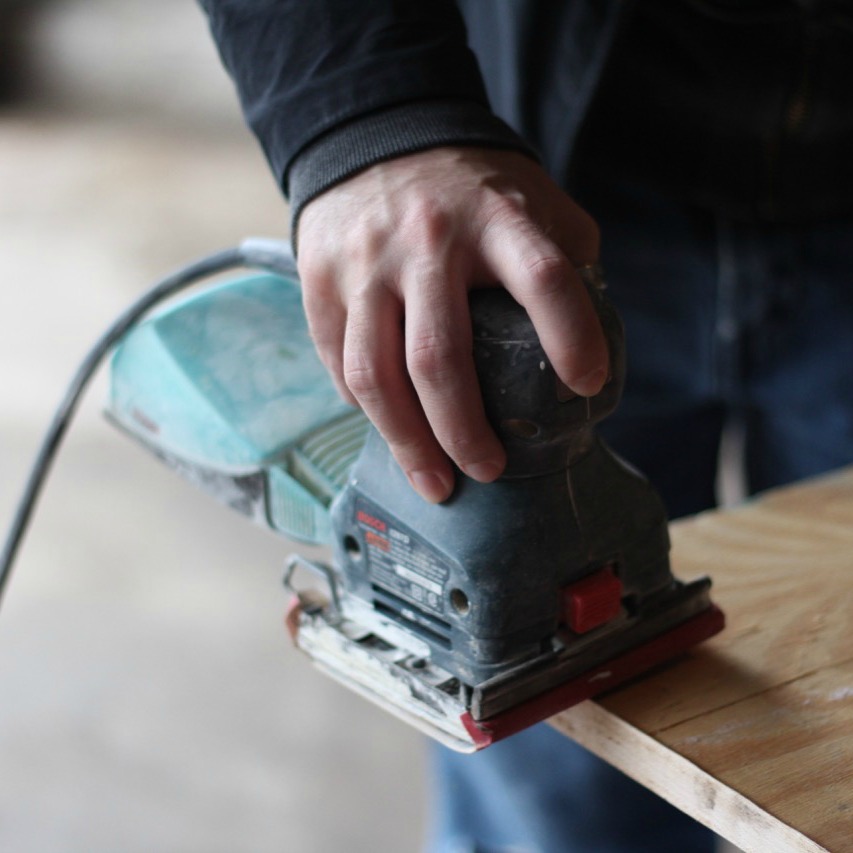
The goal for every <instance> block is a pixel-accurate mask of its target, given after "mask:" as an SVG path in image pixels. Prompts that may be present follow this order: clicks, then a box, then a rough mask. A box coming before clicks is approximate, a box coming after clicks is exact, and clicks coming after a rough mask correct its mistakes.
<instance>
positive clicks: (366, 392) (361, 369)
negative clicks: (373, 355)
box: [342, 356, 384, 403]
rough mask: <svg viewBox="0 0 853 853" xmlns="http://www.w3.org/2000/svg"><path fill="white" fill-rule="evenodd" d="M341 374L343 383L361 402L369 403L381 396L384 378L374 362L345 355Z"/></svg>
mask: <svg viewBox="0 0 853 853" xmlns="http://www.w3.org/2000/svg"><path fill="white" fill-rule="evenodd" d="M342 375H343V380H344V384H345V385H346V386H347V388H349V390H350V391H351V392H352V394H353V395H354V396H355V397H356V398H357V399H358V400H360V401H361V402H362V403H370V402H372V401H374V400H377V399H378V398H379V397H380V396H381V394H382V388H383V387H384V379H383V375H382V370H381V368H380V367H379V365H378V364H376V363H375V362H371V361H368V360H367V359H364V358H353V357H351V356H349V357H347V356H345V357H344V361H343V369H342Z"/></svg>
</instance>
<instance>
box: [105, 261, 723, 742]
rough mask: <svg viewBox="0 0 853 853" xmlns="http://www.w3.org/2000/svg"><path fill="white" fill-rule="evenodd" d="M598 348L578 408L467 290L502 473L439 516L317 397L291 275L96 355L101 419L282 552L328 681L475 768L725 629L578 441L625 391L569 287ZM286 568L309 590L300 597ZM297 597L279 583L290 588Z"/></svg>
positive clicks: (658, 514) (642, 486) (634, 494)
mask: <svg viewBox="0 0 853 853" xmlns="http://www.w3.org/2000/svg"><path fill="white" fill-rule="evenodd" d="M587 283H588V286H589V290H590V294H591V296H592V298H593V300H594V301H595V304H596V306H597V308H598V312H599V315H600V317H601V322H602V325H603V327H604V329H605V332H606V334H607V338H608V341H609V346H610V363H611V376H610V379H609V381H608V383H607V384H606V385H605V387H604V389H603V390H602V391H601V393H599V394H598V395H597V396H596V397H594V398H591V399H586V398H582V397H578V396H576V395H574V394H573V393H572V392H571V391H570V390H569V389H568V388H567V387H566V386H565V385H563V384H562V383H561V382H560V380H559V379H558V378H557V376H556V374H555V372H554V370H553V369H552V367H551V365H550V364H549V362H548V359H547V357H546V355H545V353H544V351H543V349H542V347H541V345H540V343H539V340H538V338H537V336H536V333H535V331H534V329H533V325H532V323H531V321H530V319H529V318H528V316H527V315H526V313H525V312H524V310H523V309H522V308H521V307H520V306H519V305H518V304H517V303H515V302H514V301H513V300H512V298H511V297H510V296H509V295H508V294H507V293H506V292H505V291H504V290H502V289H497V288H493V289H482V290H476V291H474V292H472V294H471V299H470V305H471V315H472V322H473V332H474V335H473V341H474V359H475V362H476V367H477V372H478V376H479V379H480V384H481V388H482V393H483V398H484V402H485V408H486V412H487V415H488V417H489V419H490V421H491V423H492V425H493V427H494V428H495V430H496V431H497V433H498V435H499V436H500V437H501V438H502V440H503V442H504V444H505V446H506V450H507V456H508V464H507V468H506V472H505V473H504V475H503V476H502V477H501V478H500V479H499V480H497V481H496V482H494V483H491V484H488V485H484V484H481V483H478V482H476V481H474V480H471V479H469V478H467V477H465V476H464V475H462V474H461V473H459V474H458V475H457V482H456V488H455V491H454V492H453V494H452V496H451V497H450V498H449V499H448V500H447V501H445V502H444V503H442V504H439V505H432V504H428V503H426V502H424V501H423V500H422V499H421V498H420V497H419V496H418V495H417V494H416V493H415V492H414V491H412V489H411V487H410V486H409V484H408V482H407V481H406V478H405V476H404V475H403V474H402V472H401V471H400V470H399V468H398V466H397V465H396V463H395V462H394V460H393V458H392V456H391V453H390V452H389V450H388V447H387V446H386V444H385V442H384V441H383V440H382V438H381V437H380V436H379V434H378V433H377V432H376V431H375V430H374V429H373V428H372V427H371V426H370V425H369V423H368V422H367V421H366V419H365V418H364V416H363V415H362V414H361V413H360V412H358V411H356V410H354V409H351V408H349V407H348V406H346V405H345V404H344V403H342V402H341V401H340V399H339V398H338V397H337V395H336V393H335V390H334V387H333V385H332V383H331V381H330V380H329V379H328V377H327V376H326V374H325V371H324V370H323V367H322V365H321V364H320V362H319V360H318V358H317V356H316V354H315V352H314V348H313V345H312V342H311V340H310V337H309V335H308V331H307V326H306V323H305V319H304V316H303V313H302V309H301V300H300V292H299V285H298V282H297V280H296V278H295V274H294V275H281V274H262V275H251V276H249V277H245V278H240V279H238V280H235V281H231V282H227V283H225V284H219V285H216V286H214V287H212V288H209V289H207V290H204V291H202V292H201V293H200V294H198V295H195V296H192V297H190V298H187V299H184V300H183V301H182V302H180V303H178V304H177V305H173V306H172V307H169V308H167V309H166V310H165V311H163V312H161V313H160V314H158V315H156V316H154V317H152V318H151V319H149V320H147V321H145V322H144V323H142V324H141V325H140V326H138V327H136V328H135V329H133V330H132V331H131V332H130V333H129V334H128V335H127V336H126V337H125V339H124V341H123V343H122V344H121V346H120V347H119V348H118V349H117V351H116V353H115V355H114V358H113V362H112V371H111V400H110V407H109V414H110V416H111V417H112V419H113V420H114V421H115V422H116V423H117V424H118V425H119V426H121V427H122V428H123V429H124V430H125V431H127V432H130V433H131V434H132V435H133V436H134V437H135V438H137V439H138V440H140V441H142V442H143V443H144V444H145V445H147V446H148V447H149V448H150V449H151V450H153V451H154V452H155V453H156V454H157V455H158V456H160V457H161V458H163V459H165V460H166V461H167V462H169V463H170V464H172V465H173V466H174V467H175V468H177V469H178V470H179V471H180V472H181V473H183V474H184V475H185V476H188V477H190V478H191V479H192V480H193V481H194V482H196V483H197V484H198V485H200V486H201V487H203V488H205V489H207V490H209V491H212V492H214V493H215V494H216V495H217V496H218V497H219V498H220V499H222V500H224V501H225V502H226V503H228V504H229V505H231V506H232V507H234V508H236V509H239V510H240V511H242V512H244V513H245V514H247V515H249V516H251V517H253V518H254V519H255V520H257V521H259V522H261V523H263V524H265V525H267V526H269V527H271V528H272V529H274V530H276V531H278V532H280V533H281V534H283V535H285V536H287V537H288V538H290V539H296V540H300V541H307V542H311V543H314V544H327V545H331V550H332V557H331V561H330V562H328V563H326V562H317V561H310V560H308V559H306V558H305V557H303V556H299V555H295V556H293V557H291V558H290V560H289V561H288V566H287V570H286V578H285V583H286V585H287V586H288V587H289V588H290V589H291V590H292V591H293V592H294V593H295V603H294V604H293V606H292V608H291V611H290V612H289V614H288V617H287V621H288V625H289V628H290V630H291V632H292V634H293V636H294V638H295V640H296V642H297V644H298V645H299V647H300V648H302V649H303V650H304V651H305V652H307V654H308V655H309V656H310V657H311V658H312V659H313V660H314V662H315V664H316V665H317V666H318V667H320V668H321V669H322V670H324V671H326V672H327V673H328V674H330V675H332V676H333V677H334V678H336V679H338V680H339V681H341V682H343V683H344V684H346V685H348V686H349V687H351V688H353V689H355V690H356V691H358V692H359V693H362V694H364V695H366V696H367V697H368V698H370V699H372V700H373V701H376V702H378V703H379V704H381V705H382V706H384V707H386V708H387V709H389V710H391V711H392V712H393V713H395V714H397V715H398V716H400V717H402V718H404V719H406V720H408V721H409V722H411V723H413V724H414V725H416V726H417V727H419V728H421V729H422V730H424V731H426V732H427V733H428V734H430V735H432V736H433V737H435V738H437V739H438V740H440V741H441V742H443V743H445V744H446V745H448V746H451V747H453V748H455V749H458V750H462V751H474V750H477V749H481V748H483V747H485V746H488V745H489V744H491V743H493V742H494V741H497V740H499V739H501V738H504V737H506V736H508V735H511V734H513V733H514V732H517V731H519V730H521V729H523V728H525V727H527V726H529V725H531V724H533V723H535V722H538V721H540V720H542V719H545V718H546V717H548V716H550V715H551V714H553V713H556V712H557V711H559V710H561V709H563V708H566V707H568V706H570V705H573V704H575V703H577V702H579V701H582V700H583V699H586V698H589V697H590V696H593V695H595V694H598V693H600V692H602V691H604V690H608V689H610V688H612V687H613V686H614V685H616V684H619V683H621V682H623V681H625V680H626V679H628V678H632V677H634V676H636V675H637V674H639V673H641V672H643V671H645V670H648V669H649V668H651V667H654V666H656V665H658V664H659V663H661V662H662V661H664V660H667V659H669V658H671V657H673V656H674V655H677V654H680V653H681V652H683V651H684V650H685V649H687V648H688V647H690V646H692V645H693V644H695V643H697V642H699V641H701V640H703V639H705V638H706V637H709V636H711V635H712V634H714V633H716V632H717V631H719V630H720V629H721V628H722V626H723V617H722V614H721V612H720V611H719V610H718V609H717V608H716V607H715V606H714V605H713V604H712V603H711V602H710V599H709V587H710V581H709V580H708V579H707V578H704V579H701V580H697V581H694V582H692V583H687V584H685V583H681V582H679V581H678V580H676V579H675V578H674V577H673V575H672V573H671V571H670V566H669V557H668V554H669V539H668V534H667V519H666V516H665V513H664V509H663V506H662V504H661V501H660V500H659V498H658V496H657V494H656V493H655V492H654V490H653V489H652V487H651V486H650V485H649V483H648V482H647V481H646V480H645V479H644V478H643V477H642V476H641V475H640V474H638V473H637V472H636V471H635V470H633V469H632V468H631V467H630V466H628V465H626V464H625V463H624V462H623V461H622V460H620V459H619V458H618V457H617V456H615V455H614V454H613V453H612V452H611V451H610V450H609V449H608V447H607V446H606V445H605V444H604V443H603V442H602V440H601V439H600V438H599V437H598V436H597V434H596V432H595V429H594V427H595V424H596V422H598V421H599V420H600V419H602V418H603V417H605V416H606V415H607V414H609V413H610V412H612V411H613V410H614V408H615V407H616V405H617V403H618V401H619V398H620V395H621V391H622V383H623V377H624V346H623V337H622V330H621V324H620V321H619V319H618V317H617V316H616V313H615V311H614V309H613V308H612V306H611V305H610V303H609V302H608V300H607V299H606V298H605V296H604V294H603V292H602V290H601V288H599V287H596V286H595V282H594V281H592V280H591V281H588V282H587ZM304 568H307V569H308V570H309V571H310V572H311V573H312V574H313V575H315V576H317V577H318V578H320V579H321V580H322V584H321V587H322V589H320V590H318V589H317V588H316V585H311V586H309V587H306V586H305V585H304V583H303V582H304V579H305V577H306V575H305V573H304V572H301V571H299V570H300V569H304ZM300 578H301V579H302V580H299V579H300Z"/></svg>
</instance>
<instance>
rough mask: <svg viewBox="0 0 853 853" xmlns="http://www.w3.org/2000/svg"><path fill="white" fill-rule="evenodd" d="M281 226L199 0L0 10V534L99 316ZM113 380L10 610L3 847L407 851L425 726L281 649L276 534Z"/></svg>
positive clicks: (1, 656) (231, 852) (2, 674)
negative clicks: (165, 461)
mask: <svg viewBox="0 0 853 853" xmlns="http://www.w3.org/2000/svg"><path fill="white" fill-rule="evenodd" d="M286 229H287V214H286V210H285V207H284V205H283V202H282V200H281V198H280V196H279V194H278V191H277V189H276V187H275V186H274V183H273V181H272V179H271V177H270V175H269V173H268V171H267V167H266V164H265V162H264V161H263V158H262V156H261V154H260V152H259V150H258V148H257V146H256V145H255V143H254V141H253V140H252V139H251V138H250V136H249V134H248V132H247V131H246V130H245V128H244V126H243V124H242V121H241V119H240V116H239V113H238V108H237V104H236V99H235V97H234V94H233V92H232V89H231V84H230V82H229V80H228V79H227V77H226V75H225V73H224V72H223V71H222V69H221V67H220V65H219V61H218V58H217V57H216V54H215V49H214V47H213V45H212V42H211V41H210V39H209V37H208V35H207V30H206V24H205V21H204V18H203V16H202V14H201V12H200V11H199V9H198V8H197V6H196V4H195V3H194V2H193V0H181V2H177V1H176V0H0V529H2V530H3V531H5V529H6V526H7V524H8V522H9V521H10V519H11V516H12V513H13V511H14V508H15V506H16V503H17V499H18V496H19V493H20V490H21V487H22V485H23V482H24V478H25V476H26V473H27V470H28V468H29V465H30V462H31V460H32V457H33V455H34V454H35V451H36V448H37V446H38V443H39V440H40V437H41V435H42V433H43V431H44V429H45V427H46V425H47V423H48V420H49V418H50V417H51V414H52V412H53V409H54V407H55V405H56V403H57V402H58V401H59V399H60V397H61V395H62V393H63V390H64V388H65V386H66V384H67V382H68V380H69V379H70V378H71V374H72V372H73V370H74V368H75V366H76V365H77V363H78V362H79V360H80V359H81V358H82V357H83V355H84V353H85V352H86V350H87V349H88V347H89V346H90V344H91V343H92V342H93V341H94V340H95V339H96V337H97V336H98V335H99V334H100V333H101V331H102V330H103V329H104V328H105V327H106V326H107V324H108V323H109V322H110V321H111V320H112V319H113V318H114V316H115V315H116V314H117V313H118V312H119V311H120V310H121V309H122V308H123V307H124V306H125V305H127V304H128V303H129V302H130V301H131V300H132V299H134V298H135V297H136V295H137V294H139V293H140V292H141V291H143V290H144V289H145V288H146V287H147V285H148V284H149V283H151V282H153V281H154V280H155V279H157V278H159V277H160V276H161V275H163V274H164V273H166V272H168V271H170V270H172V269H174V268H175V267H177V266H180V265H183V264H184V263H186V262H188V261H190V260H192V259H195V258H197V257H199V256H201V255H205V254H207V253H210V252H213V251H215V250H217V249H220V248H223V247H226V246H230V245H232V244H234V243H235V242H237V241H239V240H240V239H242V238H243V237H245V236H249V235H262V236H283V235H284V234H285V233H286ZM105 389H106V383H105V381H104V376H103V375H101V376H100V377H99V378H98V380H97V381H96V383H95V385H94V387H93V389H92V391H91V392H90V393H89V394H88V396H87V398H86V400H85V402H84V405H83V407H82V409H81V411H80V413H79V415H78V417H77V420H76V422H75V425H74V426H73V427H72V429H71V432H70V434H69V437H68V439H67V441H66V444H65V448H64V450H63V451H62V453H61V455H60V457H59V460H58V463H57V465H56V466H55V469H54V473H53V475H52V477H51V479H50V480H49V482H48V485H47V489H46V491H45V494H44V498H43V500H42V502H41V505H40V509H39V512H38V513H37V515H36V518H35V521H34V524H33V526H32V529H31V531H30V535H29V537H28V539H27V541H26V543H25V546H24V548H23V550H22V552H21V554H20V558H19V561H18V565H17V569H16V573H15V576H14V578H13V580H12V583H11V586H10V588H9V590H8V593H7V596H6V600H5V601H4V604H3V609H2V612H0V851H2V853H152V851H153V853H337V852H338V851H370V853H414V851H417V850H419V849H420V847H421V843H422V840H423V834H424V811H425V799H426V791H425V787H426V781H425V780H426V773H427V762H426V758H425V751H424V749H423V743H422V741H421V738H420V737H419V736H418V735H416V734H415V733H413V732H412V731H410V730H409V729H408V728H406V727H404V726H403V724H401V723H399V722H397V721H396V720H394V719H393V718H391V717H390V716H388V715H386V714H384V713H382V712H380V711H378V710H376V709H374V708H373V707H372V706H370V705H368V704H367V703H366V702H364V701H363V700H361V699H359V698H357V697H354V696H352V695H350V694H349V693H347V692H346V691H344V690H343V688H340V687H338V686H337V685H335V684H334V683H332V682H330V681H328V680H327V679H325V678H324V677H322V676H320V675H319V674H317V673H315V672H314V670H313V669H312V668H311V666H310V664H309V663H308V661H307V660H306V659H304V658H303V657H302V656H301V655H299V654H298V653H297V652H296V651H295V650H294V649H292V648H291V647H290V645H289V642H288V641H287V639H286V637H285V634H284V630H283V628H282V614H283V611H284V608H285V606H286V596H285V593H284V591H283V590H282V588H281V575H282V567H283V561H284V559H285V556H286V555H287V553H288V551H289V546H288V543H287V542H285V541H283V540H280V539H277V538H276V537H274V536H273V535H272V534H270V533H268V532H266V531H264V530H262V529H261V528H257V527H253V526H251V525H250V524H249V523H248V522H246V521H244V520H243V519H242V518H240V517H238V516H236V515H235V514H232V513H231V512H230V511H228V510H225V509H223V508H221V507H219V506H218V505H217V504H216V503H215V502H214V501H213V500H212V499H211V498H209V497H208V496H207V495H204V494H202V493H200V492H198V491H196V490H195V489H193V488H192V487H190V486H189V485H187V484H185V483H184V482H183V481H181V480H179V479H178V478H177V477H176V476H175V475H174V474H173V473H172V472H170V471H168V470H166V469H165V468H164V467H163V466H161V465H160V464H159V463H158V462H155V461H154V460H153V459H152V458H150V457H149V456H147V455H146V454H145V453H143V452H142V451H141V450H140V449H138V448H137V447H136V446H135V445H133V444H132V443H131V442H130V441H129V440H128V439H126V438H125V437H123V436H121V435H119V434H118V433H117V432H116V431H115V430H114V429H112V428H111V427H110V426H109V425H108V424H107V423H106V422H105V421H104V420H103V418H102V416H101V406H102V402H103V400H104V397H105ZM724 849H726V850H729V849H731V848H729V847H728V846H726V847H725V848H724Z"/></svg>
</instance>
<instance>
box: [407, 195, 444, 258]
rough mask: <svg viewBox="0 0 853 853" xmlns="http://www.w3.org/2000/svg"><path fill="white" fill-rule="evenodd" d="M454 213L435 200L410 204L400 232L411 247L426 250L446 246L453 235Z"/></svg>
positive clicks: (419, 200) (421, 200) (427, 199)
mask: <svg viewBox="0 0 853 853" xmlns="http://www.w3.org/2000/svg"><path fill="white" fill-rule="evenodd" d="M453 230H454V221H453V215H452V213H451V212H450V211H449V210H447V209H446V208H445V207H443V206H442V204H441V203H440V201H439V200H437V199H433V198H423V197H421V198H417V199H415V200H413V201H412V202H410V203H409V204H408V205H407V207H406V210H405V213H404V215H403V218H402V221H401V223H400V232H401V234H402V235H403V237H404V238H405V239H406V241H407V242H409V243H410V244H411V245H414V246H418V247H421V248H423V249H424V250H434V249H436V248H438V247H440V246H444V245H445V244H446V243H447V242H448V240H449V239H450V237H451V236H452V234H453Z"/></svg>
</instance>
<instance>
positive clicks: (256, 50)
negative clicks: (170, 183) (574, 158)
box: [201, 0, 629, 217]
mask: <svg viewBox="0 0 853 853" xmlns="http://www.w3.org/2000/svg"><path fill="white" fill-rule="evenodd" d="M201 3H202V6H203V7H204V8H205V10H206V12H207V14H208V16H209V19H210V25H211V29H212V32H213V35H214V38H215V39H216V42H217V44H218V46H219V50H220V53H221V56H222V59H223V62H224V63H225V65H226V67H227V68H228V70H229V72H230V73H231V75H232V77H233V79H234V81H235V83H236V85H237V89H238V92H239V95H240V99H241V103H242V106H243V110H244V114H245V116H246V120H247V122H248V123H249V125H250V126H251V127H252V129H253V130H254V132H255V134H256V135H257V137H258V139H259V140H260V142H261V145H262V146H263V148H264V151H265V153H266V155H267V158H268V160H269V162H270V165H271V167H272V169H273V172H274V174H275V176H276V178H277V179H278V181H279V184H280V186H281V187H282V189H283V191H284V192H285V194H286V195H288V196H289V198H290V200H291V207H292V211H293V215H294V217H296V216H298V213H299V211H300V210H301V208H302V207H303V206H304V205H305V203H306V202H307V201H309V200H310V199H311V198H313V197H314V196H316V195H317V194H318V193H320V192H322V191H323V190H324V189H327V188H328V187H330V186H332V185H333V184H335V183H336V182H338V181H340V180H343V179H344V178H346V177H348V176H350V175H352V174H354V173H355V172H357V171H359V170H360V169H363V168H364V167H366V166H368V165H371V164H372V163H375V162H379V161H380V160H383V159H387V158H390V157H393V156H398V155H401V154H407V153H413V152H415V151H419V150H424V149H426V148H431V147H435V146H439V145H448V144H454V145H485V146H492V147H500V148H515V149H519V150H524V151H527V152H529V153H531V155H532V156H538V157H539V158H540V159H541V161H542V163H543V165H544V166H545V167H546V169H547V170H548V171H549V172H550V173H551V174H552V176H553V177H554V178H555V179H557V180H558V181H563V182H565V180H566V178H567V175H568V170H569V163H570V159H571V153H572V146H573V143H574V141H575V139H576V138H577V133H578V129H579V127H580V124H581V122H582V121H583V118H584V115H585V113H586V110H587V108H588V106H589V103H590V100H591V97H592V93H593V92H594V90H595V88H596V85H597V83H598V80H599V78H600V75H601V72H602V68H603V65H604V62H605V59H606V57H607V54H608V51H609V48H610V45H611V44H612V41H613V38H614V34H615V31H616V28H617V24H618V22H619V20H620V17H621V14H622V12H623V11H624V9H625V7H626V6H627V5H629V4H627V3H625V2H620V0H575V2H567V3H561V2H555V0H547V2H546V1H545V0H462V2H459V3H458V4H456V3H453V2H451V0H428V2H425V0H357V2H347V0H310V2H306V0H201Z"/></svg>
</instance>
